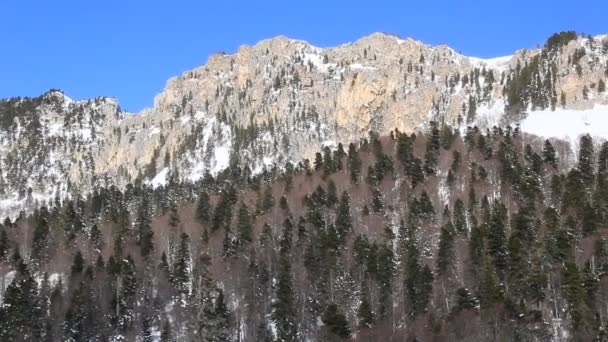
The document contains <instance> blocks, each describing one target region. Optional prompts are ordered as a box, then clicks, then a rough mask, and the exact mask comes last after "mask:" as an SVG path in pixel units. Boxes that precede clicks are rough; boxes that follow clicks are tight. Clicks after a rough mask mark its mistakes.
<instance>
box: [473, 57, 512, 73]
mask: <svg viewBox="0 0 608 342" xmlns="http://www.w3.org/2000/svg"><path fill="white" fill-rule="evenodd" d="M468 58H469V61H470V62H471V64H473V65H475V66H478V67H480V68H481V67H483V66H485V67H486V68H490V69H495V70H498V71H500V72H502V71H504V70H507V69H508V68H509V62H510V61H511V59H513V56H512V55H509V56H503V57H495V58H486V59H484V58H477V57H468Z"/></svg>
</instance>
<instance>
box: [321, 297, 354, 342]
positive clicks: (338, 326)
mask: <svg viewBox="0 0 608 342" xmlns="http://www.w3.org/2000/svg"><path fill="white" fill-rule="evenodd" d="M321 321H323V324H325V326H327V328H328V329H329V332H330V334H331V335H334V336H337V337H339V338H342V339H347V338H349V337H350V327H349V326H348V321H347V320H346V316H344V314H343V313H342V312H341V311H340V309H339V308H338V306H337V305H336V304H329V305H328V306H327V307H326V308H325V310H324V311H323V314H322V315H321Z"/></svg>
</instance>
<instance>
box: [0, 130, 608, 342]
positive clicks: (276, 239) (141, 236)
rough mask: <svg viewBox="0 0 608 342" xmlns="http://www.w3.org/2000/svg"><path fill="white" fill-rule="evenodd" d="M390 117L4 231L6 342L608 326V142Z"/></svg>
mask: <svg viewBox="0 0 608 342" xmlns="http://www.w3.org/2000/svg"><path fill="white" fill-rule="evenodd" d="M427 126H428V127H429V129H428V130H426V131H425V132H418V133H417V134H407V133H403V132H400V131H398V130H395V131H392V132H389V133H390V134H388V135H378V134H376V133H372V134H371V135H369V136H367V137H365V138H363V139H362V140H360V141H358V142H357V143H355V144H352V145H350V146H348V147H343V146H342V145H339V146H338V147H337V148H336V149H334V150H331V149H329V148H328V147H327V148H324V149H323V150H319V151H318V153H316V154H315V156H314V158H313V159H312V160H308V159H306V160H304V161H302V162H301V163H298V164H297V165H296V166H295V167H293V168H291V167H288V168H287V169H286V170H285V172H278V171H277V169H276V168H274V169H272V171H266V172H262V173H259V174H257V175H252V174H251V173H250V172H249V171H248V170H247V168H246V167H239V166H237V165H236V164H233V165H232V166H230V167H229V168H228V169H226V170H225V171H222V172H218V174H217V175H216V177H212V176H211V175H207V176H206V177H204V178H203V179H202V180H200V181H198V182H196V183H194V184H191V183H182V182H178V181H177V178H172V180H170V181H169V182H168V183H167V185H166V186H159V187H156V188H153V187H151V186H148V185H145V183H142V182H139V183H136V184H135V185H129V186H127V187H126V188H124V190H121V189H120V188H116V187H109V188H100V189H99V190H98V191H95V192H92V193H88V194H86V195H83V196H78V197H75V198H73V199H72V200H67V201H64V202H60V201H57V202H53V203H50V204H49V205H48V206H43V207H41V208H40V209H38V210H36V211H35V212H34V213H33V214H32V215H30V216H26V215H22V216H20V217H19V218H17V219H16V220H14V221H11V220H6V221H5V222H4V223H3V224H2V226H1V228H0V260H1V261H0V272H1V274H2V275H3V276H2V277H0V279H1V280H2V282H3V284H5V285H3V286H0V289H5V290H4V291H1V292H0V293H2V295H1V296H0V297H1V298H2V302H3V305H2V306H1V307H0V339H1V340H3V341H30V340H37V341H43V340H44V341H56V340H66V341H106V340H110V341H123V340H127V341H133V340H136V338H137V337H138V338H140V339H141V340H143V341H156V340H159V339H160V340H161V341H201V340H202V341H239V340H240V341H300V340H304V341H339V340H352V341H377V340H386V341H403V340H408V341H409V340H412V341H413V340H419V341H431V340H433V341H566V340H576V341H591V340H593V339H595V340H596V341H602V340H605V339H606V332H605V326H606V321H605V317H607V314H608V311H607V307H606V306H605V305H604V304H603V303H606V302H608V298H607V297H606V296H607V295H608V282H607V281H608V277H606V275H607V274H608V242H607V240H606V238H607V230H606V226H605V222H606V215H608V196H607V195H606V194H608V192H607V190H608V188H607V184H608V178H606V177H607V174H606V160H607V158H608V143H603V144H601V146H598V144H597V142H594V141H593V140H592V139H591V138H590V137H589V136H585V137H583V138H581V140H580V142H579V143H578V146H579V148H580V150H579V151H577V159H576V162H575V163H574V164H572V163H571V162H570V160H572V157H571V155H570V154H569V153H570V152H569V148H568V144H564V143H562V142H560V141H557V140H552V141H549V140H543V139H539V138H537V137H534V136H530V135H526V134H523V133H522V132H520V131H519V130H517V129H515V130H514V129H511V128H510V127H508V128H505V129H501V128H494V129H492V130H488V131H487V132H484V131H480V130H478V129H477V128H469V129H466V130H464V131H458V130H454V129H453V128H451V127H449V126H444V125H439V124H437V123H436V122H429V123H428V124H427Z"/></svg>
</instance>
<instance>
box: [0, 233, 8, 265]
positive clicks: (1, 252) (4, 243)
mask: <svg viewBox="0 0 608 342" xmlns="http://www.w3.org/2000/svg"><path fill="white" fill-rule="evenodd" d="M9 248H10V246H9V240H8V234H7V233H6V229H2V228H0V261H4V260H6V258H7V256H8V251H9Z"/></svg>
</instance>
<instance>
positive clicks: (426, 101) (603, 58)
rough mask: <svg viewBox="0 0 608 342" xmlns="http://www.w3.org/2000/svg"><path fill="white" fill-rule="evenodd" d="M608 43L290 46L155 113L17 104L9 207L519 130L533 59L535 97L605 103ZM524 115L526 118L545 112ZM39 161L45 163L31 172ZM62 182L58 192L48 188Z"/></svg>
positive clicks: (239, 56)
mask: <svg viewBox="0 0 608 342" xmlns="http://www.w3.org/2000/svg"><path fill="white" fill-rule="evenodd" d="M605 40H606V38H605V37H604V36H600V37H596V38H595V39H589V38H583V37H579V38H578V39H575V40H572V41H570V42H569V43H567V44H566V45H564V46H561V47H560V48H559V49H558V50H556V51H554V52H552V53H550V54H548V53H547V51H545V50H542V49H532V50H521V51H518V52H515V53H514V54H513V55H512V56H508V57H502V58H496V59H488V60H482V59H478V58H472V57H467V56H464V55H461V54H459V53H457V52H456V51H454V50H452V49H451V48H449V47H447V46H445V45H441V46H430V45H426V44H424V43H422V42H419V41H416V40H414V39H411V38H408V39H401V38H399V37H396V36H394V35H387V34H383V33H375V34H372V35H370V36H368V37H364V38H361V39H360V40H358V41H356V42H354V43H349V44H344V45H340V46H337V47H331V48H319V47H315V46H312V45H311V44H309V43H307V42H304V41H299V40H293V39H288V38H286V37H282V36H279V37H276V38H272V39H268V40H263V41H261V42H259V43H257V44H255V45H254V46H242V47H240V48H239V49H238V50H237V51H236V52H235V53H234V54H231V55H230V54H214V55H212V56H210V57H209V60H208V62H207V64H206V65H203V66H201V67H197V68H194V69H192V70H189V71H186V72H184V73H183V74H182V75H181V76H178V77H174V78H171V79H170V80H168V81H167V85H166V87H165V89H164V90H163V92H161V93H160V94H158V95H157V96H156V97H155V100H154V107H152V108H149V109H146V110H144V111H142V112H141V113H137V114H131V113H124V112H122V111H120V108H119V106H118V103H117V101H116V100H114V99H107V98H99V99H95V100H91V101H77V102H75V101H71V100H69V99H68V98H67V97H65V96H64V95H63V94H62V93H60V92H50V93H48V94H46V95H44V96H43V97H41V98H44V100H41V101H38V102H36V101H34V103H33V106H31V108H30V107H28V106H25V105H24V104H23V103H25V102H24V101H25V100H20V101H21V102H18V103H21V104H14V103H13V106H17V107H19V108H21V109H20V111H18V112H19V113H21V115H17V117H15V118H14V122H16V123H17V125H16V126H15V127H13V126H11V127H3V132H4V133H3V135H2V136H1V140H2V148H1V149H0V156H1V158H2V162H1V163H0V167H1V170H2V172H0V176H2V177H1V178H2V179H0V182H3V184H5V185H6V186H5V188H4V190H3V191H4V192H3V193H2V194H0V197H1V198H2V199H4V202H3V203H4V204H3V203H0V204H3V205H0V207H11V208H13V209H14V208H20V207H23V206H24V203H26V202H27V203H32V202H35V201H36V200H38V201H44V200H49V199H51V198H54V197H55V196H59V197H61V196H64V195H66V194H68V193H70V192H71V191H73V190H75V189H78V190H91V189H93V188H94V187H96V186H100V185H107V184H108V183H112V184H116V185H118V186H124V185H126V184H127V183H129V182H132V181H133V180H135V179H136V178H137V177H143V178H144V179H146V180H147V181H149V182H151V183H152V184H154V185H157V184H162V183H163V182H164V181H166V180H167V177H169V175H174V176H177V177H178V178H180V179H182V180H192V181H195V180H197V179H200V178H201V177H203V176H204V174H205V173H206V172H211V173H214V172H218V171H220V170H222V169H224V168H226V167H227V166H228V165H229V163H230V162H238V163H240V164H241V165H247V166H248V167H249V168H250V169H251V171H252V172H259V171H261V170H262V169H263V168H264V167H270V166H271V165H279V166H283V165H285V163H286V162H294V163H297V162H299V161H301V160H302V159H303V158H312V157H313V153H315V152H317V151H318V150H319V149H320V148H321V147H322V146H335V145H336V144H338V143H343V144H348V143H350V142H356V141H358V140H359V139H361V138H362V137H364V136H365V135H366V134H367V133H368V132H369V131H370V130H373V131H376V132H379V133H380V134H388V133H389V132H390V131H391V130H394V129H399V130H400V131H405V132H410V131H413V130H416V129H418V128H421V127H422V126H424V125H425V124H426V123H427V122H428V121H429V120H438V121H442V122H446V123H449V124H451V125H456V126H461V125H466V124H478V125H490V124H495V123H499V122H501V121H505V120H512V119H509V118H508V117H505V116H503V115H502V114H503V113H504V111H505V108H507V107H509V105H510V104H509V101H510V100H509V99H508V96H507V95H508V93H509V92H511V91H512V90H513V86H512V85H513V84H514V82H515V81H514V80H516V81H519V80H521V79H524V76H522V74H524V72H522V70H526V68H527V66H528V65H531V64H534V58H535V56H539V57H542V58H541V59H540V60H541V62H539V63H538V64H539V66H538V67H537V69H538V70H541V69H542V70H546V71H543V72H544V73H542V72H539V73H537V74H535V73H534V72H535V71H534V70H532V68H531V67H528V68H527V69H529V70H527V71H526V72H532V74H533V75H536V76H535V77H537V78H538V79H536V78H533V79H530V80H528V79H524V80H525V81H526V82H528V83H526V84H527V87H529V88H530V89H531V91H535V89H536V88H538V89H540V88H542V87H541V85H543V84H549V86H548V88H547V89H549V90H550V93H551V94H545V95H543V96H544V98H550V99H551V101H552V102H553V105H554V106H555V105H556V103H555V102H557V105H565V106H567V107H571V108H577V109H582V108H588V107H590V106H592V105H593V104H595V103H607V102H608V97H607V96H606V93H605V92H604V93H601V92H599V91H598V90H599V89H598V88H599V82H600V80H603V81H604V82H605V80H606V77H607V75H608V43H604V41H605ZM530 70H532V71H530ZM535 87H536V88H535ZM526 89H527V88H526ZM541 90H542V89H541ZM541 92H542V91H541ZM522 94H524V95H522V96H523V97H525V96H527V95H526V94H527V93H525V92H522ZM7 101H8V100H5V102H4V103H8V102H7ZM551 101H549V102H551ZM532 102H533V101H532ZM541 102H542V101H541ZM511 105H512V104H511ZM525 105H526V106H527V107H526V108H524V111H525V110H531V109H534V107H535V106H538V104H536V103H534V104H531V103H525ZM541 105H542V104H541ZM542 106H544V105H542ZM28 113H29V114H28ZM32 113H34V114H35V115H30V114H32ZM26 114H27V115H26ZM3 115H5V114H3ZM37 118H41V120H39V119H37ZM32 120H34V121H35V120H38V121H39V123H38V124H39V125H40V126H41V127H40V129H41V134H42V140H37V139H33V138H31V139H30V138H29V135H27V134H23V132H26V133H27V132H28V131H27V127H28V125H30V124H31V122H32ZM26 137H28V138H27V139H26ZM32 139H33V140H32ZM30 140H32V141H30ZM13 142H17V143H16V144H15V143H13ZM30 143H32V144H33V143H36V144H39V146H44V150H45V151H48V152H45V153H43V155H41V156H39V157H37V159H36V158H35V159H32V160H31V161H27V160H22V161H16V160H15V158H14V157H13V155H14V154H17V153H18V152H19V149H20V148H21V147H19V146H21V145H23V144H30ZM40 153H41V152H39V153H38V154H40ZM33 160H37V161H36V163H39V164H40V165H38V164H35V165H30V164H28V163H33ZM53 181H57V184H59V185H57V186H56V187H49V186H48V184H50V183H49V182H51V183H52V182H53ZM53 184H55V183H53ZM29 189H31V190H29ZM28 194H29V195H28ZM6 204H10V205H6ZM0 214H2V213H0Z"/></svg>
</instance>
